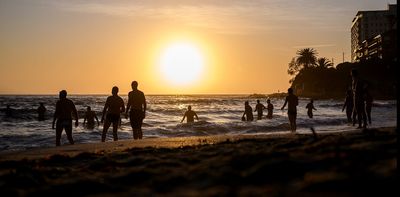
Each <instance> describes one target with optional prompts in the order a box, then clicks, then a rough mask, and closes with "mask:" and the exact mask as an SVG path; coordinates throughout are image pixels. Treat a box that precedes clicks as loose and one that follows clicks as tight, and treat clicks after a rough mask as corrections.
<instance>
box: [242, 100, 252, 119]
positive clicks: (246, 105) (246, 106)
mask: <svg viewBox="0 0 400 197" xmlns="http://www.w3.org/2000/svg"><path fill="white" fill-rule="evenodd" d="M245 115H246V120H247V121H253V119H254V118H253V109H252V108H251V106H250V105H249V101H246V102H244V113H243V116H242V120H244V116H245Z"/></svg>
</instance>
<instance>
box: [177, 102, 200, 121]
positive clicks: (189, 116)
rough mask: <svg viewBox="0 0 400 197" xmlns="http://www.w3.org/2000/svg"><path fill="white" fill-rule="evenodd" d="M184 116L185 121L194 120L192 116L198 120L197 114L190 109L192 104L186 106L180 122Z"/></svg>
mask: <svg viewBox="0 0 400 197" xmlns="http://www.w3.org/2000/svg"><path fill="white" fill-rule="evenodd" d="M185 117H187V119H186V120H187V123H190V122H194V117H196V119H197V121H199V117H198V116H197V114H196V112H194V111H192V106H190V105H189V106H188V110H187V111H186V112H185V114H184V115H183V118H182V120H181V123H182V122H183V120H185Z"/></svg>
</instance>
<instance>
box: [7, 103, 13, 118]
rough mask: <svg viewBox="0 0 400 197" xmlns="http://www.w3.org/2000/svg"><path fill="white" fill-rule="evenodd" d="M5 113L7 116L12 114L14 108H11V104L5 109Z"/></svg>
mask: <svg viewBox="0 0 400 197" xmlns="http://www.w3.org/2000/svg"><path fill="white" fill-rule="evenodd" d="M5 114H6V117H11V116H12V109H11V106H10V105H7V108H6V109H5Z"/></svg>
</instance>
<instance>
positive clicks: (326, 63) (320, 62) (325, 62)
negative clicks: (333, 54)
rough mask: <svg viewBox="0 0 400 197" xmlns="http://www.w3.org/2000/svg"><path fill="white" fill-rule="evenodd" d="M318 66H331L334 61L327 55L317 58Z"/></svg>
mask: <svg viewBox="0 0 400 197" xmlns="http://www.w3.org/2000/svg"><path fill="white" fill-rule="evenodd" d="M317 67H318V68H331V67H333V63H332V62H331V61H329V59H327V58H325V57H321V58H318V60H317Z"/></svg>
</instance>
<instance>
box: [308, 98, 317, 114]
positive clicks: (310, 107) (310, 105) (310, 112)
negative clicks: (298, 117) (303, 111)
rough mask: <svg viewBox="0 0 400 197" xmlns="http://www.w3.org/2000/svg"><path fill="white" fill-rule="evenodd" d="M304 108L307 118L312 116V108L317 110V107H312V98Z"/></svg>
mask: <svg viewBox="0 0 400 197" xmlns="http://www.w3.org/2000/svg"><path fill="white" fill-rule="evenodd" d="M306 108H307V115H308V117H309V118H313V116H314V115H313V112H312V110H317V109H315V107H314V100H313V99H311V100H310V102H309V103H308V104H307V106H306Z"/></svg>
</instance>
